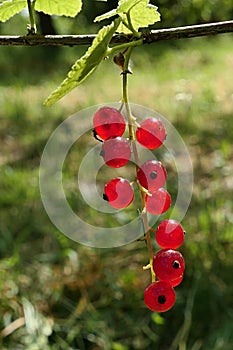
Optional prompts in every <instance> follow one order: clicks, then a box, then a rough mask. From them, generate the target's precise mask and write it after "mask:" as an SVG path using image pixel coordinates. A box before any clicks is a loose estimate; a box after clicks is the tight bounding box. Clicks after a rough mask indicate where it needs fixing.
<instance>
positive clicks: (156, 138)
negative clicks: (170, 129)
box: [136, 118, 166, 149]
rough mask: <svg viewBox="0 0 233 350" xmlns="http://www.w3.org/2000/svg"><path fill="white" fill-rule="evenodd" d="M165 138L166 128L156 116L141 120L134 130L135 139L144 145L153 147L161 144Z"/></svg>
mask: <svg viewBox="0 0 233 350" xmlns="http://www.w3.org/2000/svg"><path fill="white" fill-rule="evenodd" d="M165 138H166V130H165V127H164V125H163V123H162V122H161V120H158V119H156V118H147V119H145V120H143V122H142V123H141V125H140V127H138V128H137V130H136V139H137V141H138V142H139V143H140V144H141V145H142V146H144V147H146V148H149V149H155V148H158V147H160V146H161V145H162V143H163V142H164V140H165Z"/></svg>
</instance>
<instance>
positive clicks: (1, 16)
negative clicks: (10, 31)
mask: <svg viewBox="0 0 233 350" xmlns="http://www.w3.org/2000/svg"><path fill="white" fill-rule="evenodd" d="M26 6H27V1H26V0H12V1H11V0H7V1H3V2H2V3H0V21H1V22H6V21H7V20H8V19H10V18H11V17H13V16H14V15H16V14H17V13H19V12H21V11H22V10H23V9H24V8H25V7H26Z"/></svg>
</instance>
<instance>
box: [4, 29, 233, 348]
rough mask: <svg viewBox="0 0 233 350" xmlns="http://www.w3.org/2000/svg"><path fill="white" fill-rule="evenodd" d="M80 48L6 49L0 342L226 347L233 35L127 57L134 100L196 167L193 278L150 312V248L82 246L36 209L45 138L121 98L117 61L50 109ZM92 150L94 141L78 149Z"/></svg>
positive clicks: (190, 217) (76, 156)
mask: <svg viewBox="0 0 233 350" xmlns="http://www.w3.org/2000/svg"><path fill="white" fill-rule="evenodd" d="M82 50H84V48H83V49H78V48H63V49H62V48H61V49H59V50H56V49H49V48H47V49H46V48H6V47H1V48H0V51H1V54H0V71H1V80H0V102H1V110H0V121H1V122H0V136H1V137H0V147H1V152H0V166H1V169H0V193H1V196H0V232H1V244H0V315H1V318H0V329H1V330H2V332H1V337H0V346H1V348H2V349H10V350H15V349H26V350H31V349H33V350H34V349H38V350H39V349H42V348H43V349H54V350H55V349H56V350H57V349H64V350H69V349H81V350H83V349H92V350H97V349H106V350H110V349H112V350H131V349H142V350H144V349H146V350H147V349H148V350H149V349H152V348H153V349H159V350H176V349H179V350H198V349H203V350H209V349H212V350H222V349H224V350H231V349H232V343H233V333H232V324H233V299H232V294H233V283H232V267H233V266H232V253H233V249H232V248H233V228H232V222H233V208H232V189H233V178H232V171H233V163H232V159H233V148H232V142H233V118H232V117H233V85H232V74H231V72H232V64H233V46H232V35H222V36H221V37H220V36H219V37H214V38H209V39H205V38H201V39H190V40H186V41H180V42H179V43H178V42H176V43H174V42H169V43H166V45H162V44H153V45H150V46H148V47H145V48H144V47H143V48H141V49H139V48H137V49H135V52H134V55H133V62H132V66H133V71H134V74H133V76H132V77H130V99H131V102H133V103H137V104H141V105H143V106H146V107H148V108H151V109H154V110H157V111H159V112H160V113H161V114H162V115H164V116H166V117H167V118H168V119H169V120H170V121H171V122H172V123H173V125H174V126H175V127H176V128H177V130H178V131H179V133H180V135H181V136H182V138H183V139H184V141H185V143H186V145H187V147H188V149H189V152H190V154H191V157H192V162H193V167H194V190H193V197H192V201H191V204H190V208H189V210H188V213H187V215H186V217H185V218H184V220H183V226H184V227H185V229H186V231H187V235H186V242H185V244H184V246H183V247H182V249H181V251H182V253H183V254H184V257H185V260H186V266H187V267H186V274H185V279H184V281H183V283H182V284H181V285H180V286H179V287H178V288H177V302H176V304H175V306H174V308H173V309H172V310H170V311H169V312H167V313H165V314H155V313H151V312H150V311H149V310H147V309H146V307H145V306H144V303H143V292H144V289H145V287H146V286H147V285H148V283H149V274H148V273H147V272H143V271H142V266H143V265H144V264H146V263H147V250H146V248H145V245H144V244H143V243H140V242H136V243H132V244H129V245H127V246H125V247H120V248H116V249H91V248H87V247H84V246H82V245H79V244H77V243H75V242H72V241H70V240H68V238H66V237H65V236H64V235H63V234H62V233H60V232H58V231H57V229H56V228H55V227H54V226H53V225H52V223H51V222H50V220H49V218H48V217H47V214H46V212H45V210H44V209H43V206H42V203H41V199H40V193H39V187H38V169H39V162H40V157H41V154H42V151H43V148H44V146H45V144H46V141H47V139H48V137H49V135H50V134H51V132H52V131H53V130H54V129H55V128H56V126H58V125H59V124H60V123H61V121H63V120H65V119H66V118H67V117H68V116H69V115H71V114H73V113H75V112H76V111H78V110H81V109H83V108H85V107H89V106H92V105H95V104H99V103H107V102H112V101H119V100H120V98H121V78H120V75H119V71H118V69H117V68H116V67H115V66H113V64H112V62H111V60H109V61H105V62H103V63H102V66H101V67H100V68H99V69H98V70H97V72H96V73H95V75H93V76H92V77H91V78H89V79H88V80H87V81H86V82H85V83H84V84H83V85H82V86H80V87H79V88H78V89H76V90H75V91H74V92H72V93H71V94H69V95H68V96H67V97H65V98H64V99H62V101H60V102H59V103H57V104H56V105H55V106H54V107H52V108H45V107H44V106H43V101H44V100H45V98H46V97H47V96H48V95H49V94H50V92H51V91H52V90H53V89H54V88H55V87H56V86H57V85H58V84H59V83H60V82H61V80H62V79H63V77H64V75H65V73H66V72H67V71H68V69H69V67H70V66H71V64H72V63H73V60H74V59H75V58H77V57H78V56H79V55H80V53H81V51H82ZM103 73H104V74H103ZM90 142H91V143H93V140H89V139H88V138H86V139H85V140H84V141H83V149H85V147H87V146H88V145H89V143H90ZM80 161H81V154H80V153H79V152H78V150H77V149H76V150H74V151H73V152H71V154H70V155H69V158H68V161H67V166H66V168H65V171H66V173H65V175H66V177H67V183H68V186H67V196H68V198H69V200H70V202H71V203H72V205H73V206H74V207H75V206H77V207H78V205H79V204H78V203H79V202H78V201H79V199H80V200H81V198H79V197H78V195H77V196H76V192H75V191H77V189H76V187H75V186H76V185H75V177H74V176H75V169H76V165H77V164H78V163H79V162H80ZM169 176H170V177H171V178H172V176H173V173H172V170H170V169H169V172H168V177H169ZM171 190H172V188H171ZM84 210H85V209H84ZM83 215H89V212H84V213H83ZM97 215H98V214H97ZM92 220H93V221H94V220H96V217H95V216H94V217H93V218H92ZM23 316H24V317H25V320H26V325H25V324H23V320H22V317H23ZM14 321H16V323H13V322H14ZM20 322H22V325H21V326H20V324H21V323H20Z"/></svg>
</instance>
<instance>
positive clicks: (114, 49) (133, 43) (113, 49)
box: [107, 39, 143, 55]
mask: <svg viewBox="0 0 233 350" xmlns="http://www.w3.org/2000/svg"><path fill="white" fill-rule="evenodd" d="M142 44H143V39H138V40H134V41H131V42H129V43H125V44H120V45H116V46H113V47H111V48H109V49H108V50H107V55H110V54H114V53H115V52H118V51H122V50H124V49H128V48H129V47H135V46H140V45H142Z"/></svg>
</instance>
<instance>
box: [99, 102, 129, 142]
mask: <svg viewBox="0 0 233 350" xmlns="http://www.w3.org/2000/svg"><path fill="white" fill-rule="evenodd" d="M93 124H94V130H95V132H96V134H97V135H98V136H99V137H101V139H102V140H107V139H109V138H112V137H117V136H122V135H123V134H124V132H125V127H126V123H125V120H124V117H123V115H122V114H121V113H120V112H119V111H118V110H117V109H115V108H112V107H102V108H100V109H99V110H98V111H97V112H96V113H95V115H94V117H93Z"/></svg>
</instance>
